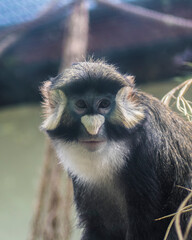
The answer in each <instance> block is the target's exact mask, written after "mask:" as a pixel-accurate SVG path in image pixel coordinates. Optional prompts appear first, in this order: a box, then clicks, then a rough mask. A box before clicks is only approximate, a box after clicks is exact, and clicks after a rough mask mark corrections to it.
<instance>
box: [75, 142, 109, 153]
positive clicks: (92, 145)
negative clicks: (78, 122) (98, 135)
mask: <svg viewBox="0 0 192 240" xmlns="http://www.w3.org/2000/svg"><path fill="white" fill-rule="evenodd" d="M79 143H80V144H81V145H83V147H85V148H86V149H87V150H88V151H91V152H94V151H97V150H99V149H101V148H102V147H103V146H104V145H105V144H106V140H80V141H79Z"/></svg>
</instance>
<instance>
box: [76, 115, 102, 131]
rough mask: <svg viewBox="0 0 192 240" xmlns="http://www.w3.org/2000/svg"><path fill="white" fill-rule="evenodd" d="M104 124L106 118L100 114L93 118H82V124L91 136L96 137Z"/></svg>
mask: <svg viewBox="0 0 192 240" xmlns="http://www.w3.org/2000/svg"><path fill="white" fill-rule="evenodd" d="M104 122H105V118H104V117H103V116H102V115H100V114H97V115H92V116H89V115H85V116H83V117H82V118H81V123H82V124H83V126H84V127H85V128H86V130H87V132H88V133H89V134H91V135H96V134H97V133H98V131H99V129H100V127H101V126H102V125H103V123H104Z"/></svg>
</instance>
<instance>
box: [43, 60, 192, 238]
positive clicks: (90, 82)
mask: <svg viewBox="0 0 192 240" xmlns="http://www.w3.org/2000/svg"><path fill="white" fill-rule="evenodd" d="M74 69H75V70H74ZM106 71H108V72H107V74H106ZM74 73H75V74H74ZM67 74H68V73H65V74H64V77H61V76H59V78H56V79H54V81H52V83H51V82H50V83H49V84H48V85H47V86H45V87H44V90H43V93H44V96H45V97H46V108H48V107H49V108H48V110H47V112H48V113H47V115H48V116H47V119H46V121H45V122H44V123H43V128H44V129H45V130H46V132H47V133H48V135H49V136H50V137H51V139H52V141H53V144H54V146H55V149H56V152H57V154H58V157H59V159H60V161H61V162H62V163H63V164H64V166H65V168H66V169H67V171H68V172H69V174H70V176H71V177H72V179H73V186H74V196H75V203H76V207H77V211H78V214H79V219H80V225H81V227H82V228H83V229H84V232H83V236H82V240H108V239H110V240H162V239H163V237H164V235H165V232H166V229H167V227H168V224H169V222H170V218H168V219H165V220H159V221H156V219H157V218H160V217H163V216H166V215H169V214H172V213H175V212H176V211H177V209H178V207H179V205H180V204H181V202H182V201H183V199H184V198H185V197H186V196H187V194H188V192H187V190H184V189H182V188H179V187H178V185H180V186H183V187H187V188H190V189H191V188H192V180H191V179H192V153H191V151H192V138H191V133H192V125H191V124H190V123H188V122H185V121H184V120H183V119H181V118H180V117H178V116H177V115H176V114H175V113H173V112H172V111H171V110H170V109H167V108H166V107H165V106H164V105H163V104H162V103H160V101H158V100H157V99H155V98H153V97H151V96H149V95H147V94H144V93H140V92H138V91H136V90H135V89H134V88H133V85H132V82H131V79H130V78H129V77H128V80H125V81H124V79H123V78H125V76H122V75H119V73H118V72H116V70H115V69H114V68H112V67H110V66H108V65H106V64H104V63H102V62H99V63H98V62H96V63H93V62H91V63H89V62H88V63H79V64H77V65H75V66H74V67H73V68H72V70H71V74H72V76H71V78H70V79H69V74H68V75H67ZM65 76H67V77H66V78H65ZM74 76H75V77H76V79H75V77H74ZM116 79H117V80H116ZM67 80H70V81H69V82H68V81H67ZM74 83H75V84H74ZM102 83H104V84H102ZM58 90H59V91H62V93H61V92H59V93H58V92H55V91H58ZM51 91H53V94H51V95H50V96H48V94H49V93H51ZM63 93H64V94H65V96H64V97H63V95H62V94H63ZM81 94H82V95H83V101H84V102H82V97H81V101H80V100H77V101H76V100H75V101H76V102H75V107H73V98H71V96H73V97H74V98H75V99H79V97H78V98H77V96H81ZM53 96H54V97H53ZM50 99H51V100H50ZM66 99H67V101H66ZM71 99H72V100H71ZM106 99H107V100H108V102H107V100H106ZM62 101H63V102H64V104H63V105H64V106H62V105H61V103H62ZM106 103H107V104H106ZM109 103H110V105H108V104H109ZM85 105H86V106H85ZM70 106H72V107H71V108H70ZM77 106H78V109H76V108H77ZM69 109H72V110H71V112H70V111H69ZM74 109H75V110H74ZM103 116H104V118H103ZM55 119H56V120H55ZM66 119H67V121H66ZM189 217H190V214H188V215H187V214H185V215H183V217H182V218H181V226H182V228H183V229H185V228H186V225H187V222H188V221H189ZM191 235H192V233H191ZM191 235H189V237H188V238H187V240H191V239H192V236H191ZM168 239H169V240H177V239H178V238H177V234H176V232H175V229H174V227H173V228H172V229H171V231H170V234H169V237H168Z"/></svg>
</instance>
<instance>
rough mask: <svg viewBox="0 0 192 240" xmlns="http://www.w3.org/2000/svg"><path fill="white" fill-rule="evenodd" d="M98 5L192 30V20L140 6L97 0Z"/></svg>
mask: <svg viewBox="0 0 192 240" xmlns="http://www.w3.org/2000/svg"><path fill="white" fill-rule="evenodd" d="M97 2H98V3H100V4H102V5H105V6H107V7H111V8H115V9H118V10H120V11H123V12H125V13H131V14H133V15H137V16H140V17H144V18H149V19H152V20H155V21H158V22H161V23H164V24H166V25H170V26H177V27H183V28H189V29H191V28H192V20H188V19H185V18H181V17H175V16H173V15H170V14H165V13H160V12H157V11H154V10H150V9H147V8H144V7H140V6H134V5H132V4H129V3H126V4H124V3H121V4H114V3H112V2H109V1H108V0H97Z"/></svg>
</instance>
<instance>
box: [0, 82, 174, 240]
mask: <svg viewBox="0 0 192 240" xmlns="http://www.w3.org/2000/svg"><path fill="white" fill-rule="evenodd" d="M177 84H178V83H177V82H171V83H170V82H169V83H156V84H151V85H150V86H149V85H145V86H140V88H141V89H143V90H145V91H147V92H150V93H152V94H154V95H156V96H158V97H159V98H161V97H162V96H163V95H164V94H165V93H167V92H168V91H169V90H170V89H172V88H173V87H174V86H176V85H177ZM40 122H41V119H40V107H39V106H32V105H25V106H17V107H11V108H6V109H1V110H0V239H2V240H25V239H26V238H27V234H28V231H29V224H30V218H31V215H32V211H33V205H34V202H35V193H36V188H37V184H38V180H39V176H40V170H41V164H42V161H43V154H44V149H45V142H44V136H43V134H42V133H40V131H39V129H38V127H39V125H40Z"/></svg>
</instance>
